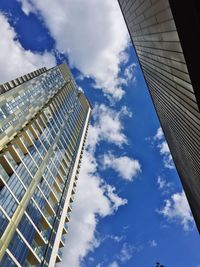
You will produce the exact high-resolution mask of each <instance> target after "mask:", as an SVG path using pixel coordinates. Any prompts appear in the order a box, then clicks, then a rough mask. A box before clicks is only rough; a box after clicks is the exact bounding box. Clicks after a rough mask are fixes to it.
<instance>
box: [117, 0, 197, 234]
mask: <svg viewBox="0 0 200 267" xmlns="http://www.w3.org/2000/svg"><path fill="white" fill-rule="evenodd" d="M119 4H120V7H121V10H122V13H123V15H124V18H125V21H126V24H127V27H128V30H129V33H130V36H131V39H132V42H133V45H134V47H135V50H136V53H137V56H138V59H139V62H140V64H141V68H142V70H143V73H144V77H145V80H146V83H147V86H148V88H149V91H150V94H151V96H152V100H153V103H154V105H155V108H156V111H157V114H158V117H159V119H160V122H161V126H162V128H163V131H164V134H165V137H166V139H167V142H168V145H169V148H170V151H171V153H172V156H173V159H174V162H175V165H176V168H177V171H178V173H179V176H180V179H181V182H182V185H183V188H184V190H185V193H186V196H187V199H188V201H189V204H190V207H191V210H192V213H193V216H194V219H195V221H196V224H197V227H198V229H199V231H200V112H199V110H200V75H199V62H200V38H199V37H200V23H199V22H200V15H199V14H200V12H199V11H200V2H199V1H197V0H191V1H189V2H188V1H186V0H119Z"/></svg>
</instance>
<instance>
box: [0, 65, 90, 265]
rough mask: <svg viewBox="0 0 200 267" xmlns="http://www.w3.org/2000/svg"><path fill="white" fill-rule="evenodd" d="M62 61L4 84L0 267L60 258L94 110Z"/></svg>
mask: <svg viewBox="0 0 200 267" xmlns="http://www.w3.org/2000/svg"><path fill="white" fill-rule="evenodd" d="M91 109H92V108H91V105H90V103H89V101H88V100H87V98H86V97H85V96H84V94H83V93H82V92H81V91H79V90H78V88H77V86H76V84H75V82H74V79H73V77H72V75H71V72H70V70H69V69H68V67H67V66H66V65H64V64H62V65H59V66H56V67H54V68H51V69H49V70H47V69H46V68H42V69H39V70H37V71H34V72H32V73H29V74H27V75H24V76H22V77H19V78H17V79H15V80H13V81H11V82H8V83H6V84H3V85H1V86H0V118H1V120H0V266H1V267H11V266H12V267H14V266H18V267H20V266H55V264H56V263H58V262H60V261H61V254H62V247H63V246H64V243H65V235H66V234H67V232H68V228H67V223H68V221H69V219H70V212H71V209H72V206H71V204H72V202H73V200H74V194H75V191H76V185H77V179H78V174H79V168H80V163H81V158H82V154H83V148H84V144H85V139H86V135H87V130H88V123H89V119H90V115H91Z"/></svg>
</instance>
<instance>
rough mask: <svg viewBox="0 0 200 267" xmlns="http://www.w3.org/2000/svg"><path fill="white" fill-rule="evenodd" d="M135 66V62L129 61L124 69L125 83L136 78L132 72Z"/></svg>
mask: <svg viewBox="0 0 200 267" xmlns="http://www.w3.org/2000/svg"><path fill="white" fill-rule="evenodd" d="M135 67H136V64H135V63H131V64H130V65H129V66H127V67H126V68H125V70H124V76H125V80H126V83H127V84H128V83H130V82H134V81H135V80H136V77H135V72H134V70H135Z"/></svg>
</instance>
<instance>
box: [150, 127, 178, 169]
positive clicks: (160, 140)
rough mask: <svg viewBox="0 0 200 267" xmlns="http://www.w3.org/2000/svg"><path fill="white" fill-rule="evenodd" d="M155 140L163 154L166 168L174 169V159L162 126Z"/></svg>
mask: <svg viewBox="0 0 200 267" xmlns="http://www.w3.org/2000/svg"><path fill="white" fill-rule="evenodd" d="M154 140H155V141H156V142H157V147H158V148H159V151H160V154H161V155H162V156H163V162H164V166H165V168H168V169H174V163H173V159H172V156H171V153H170V150H169V147H168V144H167V142H166V141H165V137H164V134H163V131H162V129H161V127H159V128H158V129H157V132H156V135H155V136H154Z"/></svg>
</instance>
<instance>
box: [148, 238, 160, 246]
mask: <svg viewBox="0 0 200 267" xmlns="http://www.w3.org/2000/svg"><path fill="white" fill-rule="evenodd" d="M149 246H150V247H151V248H155V247H157V246H158V244H157V242H156V241H155V240H154V239H153V240H149Z"/></svg>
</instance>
